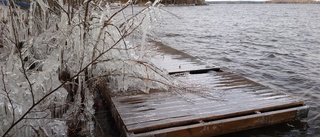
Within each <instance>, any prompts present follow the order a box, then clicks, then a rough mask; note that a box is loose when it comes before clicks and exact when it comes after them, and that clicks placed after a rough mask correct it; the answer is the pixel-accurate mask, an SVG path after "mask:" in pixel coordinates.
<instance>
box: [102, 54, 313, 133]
mask: <svg viewBox="0 0 320 137" xmlns="http://www.w3.org/2000/svg"><path fill="white" fill-rule="evenodd" d="M170 52H172V51H170V50H169V51H165V53H170ZM173 53H174V54H176V53H178V52H177V51H173ZM153 61H154V62H155V63H156V66H158V67H160V68H163V69H166V70H167V71H168V73H169V74H172V75H174V76H176V77H175V78H176V79H177V80H179V81H180V82H181V83H182V84H184V85H185V86H184V88H185V89H187V90H181V89H175V88H172V89H171V90H170V91H152V92H150V94H135V95H130V94H129V95H110V94H109V93H106V94H109V95H106V96H107V97H106V98H107V99H108V100H110V103H111V104H112V107H113V108H114V109H113V110H114V111H113V116H114V117H115V120H116V121H117V125H118V126H119V127H120V128H121V129H122V130H123V133H124V134H125V135H126V136H145V135H146V136H149V135H150V136H152V135H157V136H158V135H159V136H162V135H164V136H184V135H185V136H202V135H208V136H211V135H219V134H224V133H229V132H234V131H239V130H244V129H249V128H256V127H260V126H264V125H269V124H274V123H281V122H285V121H290V120H294V119H295V118H296V117H298V115H299V114H297V113H298V112H304V113H301V114H300V115H302V116H304V115H306V114H305V113H307V111H300V110H307V109H308V108H307V107H306V106H304V102H303V101H301V100H298V99H295V98H293V97H290V96H289V95H287V94H284V93H282V92H278V91H274V90H271V89H269V88H267V87H265V86H263V85H261V84H259V83H256V82H254V81H252V80H249V79H247V78H244V77H242V76H240V75H237V74H234V73H230V72H224V71H222V70H221V69H219V68H216V67H211V68H208V67H206V66H205V65H204V64H201V63H199V62H198V61H197V60H195V59H194V58H191V57H189V56H186V55H185V54H178V55H172V54H171V53H170V54H163V55H161V56H160V57H159V56H157V57H155V58H154V59H153ZM182 89H183V88H182ZM257 112H259V113H261V114H256V113H257ZM286 115H288V116H286ZM285 116H286V117H285ZM232 125H233V126H236V127H234V128H233V127H228V126H232ZM208 129H210V130H208Z"/></svg>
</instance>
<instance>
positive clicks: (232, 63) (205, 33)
mask: <svg viewBox="0 0 320 137" xmlns="http://www.w3.org/2000/svg"><path fill="white" fill-rule="evenodd" d="M163 9H164V10H165V11H170V12H171V13H173V14H176V15H177V16H179V17H181V18H179V19H178V18H176V17H174V16H171V15H170V14H168V13H167V12H163V17H162V18H163V21H164V22H163V24H164V25H163V26H161V29H155V31H156V33H155V34H156V35H157V37H158V38H159V39H161V41H162V42H163V43H165V44H166V45H168V46H171V47H173V48H176V49H178V50H182V51H184V52H186V53H188V54H191V55H192V56H196V57H199V58H201V59H202V60H204V61H205V62H206V63H207V64H208V65H209V66H212V65H215V66H220V67H227V68H229V69H230V71H234V72H236V73H239V74H242V75H243V76H245V77H247V78H250V79H252V80H254V81H257V82H259V83H261V84H263V85H266V86H269V87H271V88H272V89H275V90H281V91H284V92H286V93H287V94H290V95H293V96H296V97H298V98H301V99H303V100H304V101H305V102H306V104H307V105H309V106H310V112H309V117H308V118H307V119H305V120H303V121H302V122H298V123H297V122H293V123H285V124H280V125H277V126H272V127H267V128H262V129H258V130H250V131H246V132H241V133H237V134H243V136H248V135H252V136H262V135H266V136H274V135H280V136H301V135H303V136H316V135H318V134H320V114H319V112H320V109H319V108H320V103H319V101H320V54H319V53H320V23H319V20H320V14H319V12H318V11H319V9H320V5H318V4H314V5H309V4H302V5H300V4H216V5H209V6H197V7H193V6H190V7H164V8H163Z"/></svg>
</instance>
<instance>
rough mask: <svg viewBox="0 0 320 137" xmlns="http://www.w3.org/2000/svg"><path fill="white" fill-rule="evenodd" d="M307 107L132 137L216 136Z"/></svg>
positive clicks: (279, 120) (290, 115) (290, 116)
mask: <svg viewBox="0 0 320 137" xmlns="http://www.w3.org/2000/svg"><path fill="white" fill-rule="evenodd" d="M307 110H308V107H307V106H301V107H296V108H289V109H285V110H276V111H271V112H265V113H259V114H251V115H245V116H239V117H234V118H228V119H222V120H215V121H208V122H202V123H198V124H193V125H185V126H179V127H173V128H166V129H160V130H156V131H150V132H145V133H137V134H134V133H132V134H131V135H130V136H132V137H145V136H154V137H158V136H159V137H160V136H161V137H180V136H183V137H198V136H199V137H200V136H201V137H205V136H216V135H221V134H226V133H231V132H237V131H242V130H246V129H251V128H258V127H263V126H267V125H272V124H278V123H284V122H289V121H292V120H295V119H296V118H301V117H300V116H299V115H303V116H305V117H306V116H307V114H308V111H307Z"/></svg>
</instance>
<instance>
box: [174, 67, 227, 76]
mask: <svg viewBox="0 0 320 137" xmlns="http://www.w3.org/2000/svg"><path fill="white" fill-rule="evenodd" d="M210 71H215V72H223V71H222V70H221V69H220V68H207V69H197V70H187V71H176V72H169V75H174V74H178V73H189V74H203V73H208V72H210Z"/></svg>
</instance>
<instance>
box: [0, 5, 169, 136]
mask: <svg viewBox="0 0 320 137" xmlns="http://www.w3.org/2000/svg"><path fill="white" fill-rule="evenodd" d="M155 3H156V2H155ZM30 5H31V6H30V9H28V10H21V9H19V7H16V6H3V5H2V6H1V7H0V28H1V29H0V30H1V31H0V34H1V37H0V44H1V45H0V65H1V68H0V87H1V89H0V125H1V127H0V135H1V136H7V135H8V136H35V135H38V136H66V135H67V134H69V135H73V134H74V135H83V136H92V135H93V131H94V128H95V127H96V125H95V122H94V121H93V120H92V119H94V113H95V109H94V108H93V104H94V98H95V97H96V96H97V93H96V92H95V91H96V86H97V84H99V83H106V84H108V85H109V87H110V88H111V90H110V92H145V93H148V91H149V90H150V89H154V88H161V89H166V88H168V86H170V85H171V83H170V82H169V81H170V78H169V77H168V76H166V75H165V73H163V72H162V70H160V69H158V68H156V67H154V66H153V65H152V64H151V63H149V60H148V56H146V55H147V54H146V53H148V52H147V51H148V50H147V49H148V48H146V47H145V45H146V42H145V39H146V35H147V33H148V30H149V29H150V27H151V24H152V22H153V21H154V19H155V18H154V17H153V15H155V14H156V11H157V9H156V8H154V6H155V5H152V6H151V7H146V8H144V9H142V10H141V11H139V12H135V13H134V12H130V14H128V13H124V9H128V8H132V7H131V6H130V2H128V3H127V4H125V5H123V6H121V7H119V8H116V9H111V8H110V6H109V5H108V4H107V3H104V2H103V1H99V0H86V1H84V2H83V3H69V4H68V3H63V0H59V1H56V2H55V5H49V4H48V3H47V2H46V1H45V0H31V3H30ZM126 11H128V10H126ZM71 127H72V128H71Z"/></svg>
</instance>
